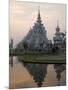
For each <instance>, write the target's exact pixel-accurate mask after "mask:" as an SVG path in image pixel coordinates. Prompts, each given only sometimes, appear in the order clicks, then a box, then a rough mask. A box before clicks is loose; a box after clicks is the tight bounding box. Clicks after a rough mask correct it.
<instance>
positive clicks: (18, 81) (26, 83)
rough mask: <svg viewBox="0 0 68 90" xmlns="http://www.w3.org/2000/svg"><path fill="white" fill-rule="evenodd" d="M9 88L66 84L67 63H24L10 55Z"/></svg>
mask: <svg viewBox="0 0 68 90" xmlns="http://www.w3.org/2000/svg"><path fill="white" fill-rule="evenodd" d="M9 61H10V63H9V88H11V89H16V88H34V87H48V86H64V85H66V64H39V63H24V62H22V61H20V60H19V59H18V57H17V56H13V57H10V60H9Z"/></svg>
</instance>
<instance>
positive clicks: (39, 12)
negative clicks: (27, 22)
mask: <svg viewBox="0 0 68 90" xmlns="http://www.w3.org/2000/svg"><path fill="white" fill-rule="evenodd" d="M40 19H41V17H40V6H38V21H39V20H40Z"/></svg>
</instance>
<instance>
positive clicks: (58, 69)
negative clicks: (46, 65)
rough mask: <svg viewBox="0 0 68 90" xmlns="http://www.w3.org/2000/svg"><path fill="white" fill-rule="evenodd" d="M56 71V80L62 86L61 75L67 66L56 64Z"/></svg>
mask: <svg viewBox="0 0 68 90" xmlns="http://www.w3.org/2000/svg"><path fill="white" fill-rule="evenodd" d="M54 69H55V72H56V74H57V75H56V78H57V79H58V84H59V85H60V79H61V73H62V72H63V71H64V70H66V66H65V64H54Z"/></svg>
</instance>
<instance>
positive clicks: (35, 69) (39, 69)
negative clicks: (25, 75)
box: [22, 62, 47, 87]
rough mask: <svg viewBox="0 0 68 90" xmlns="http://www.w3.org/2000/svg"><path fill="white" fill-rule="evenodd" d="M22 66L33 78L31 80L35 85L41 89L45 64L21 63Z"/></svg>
mask: <svg viewBox="0 0 68 90" xmlns="http://www.w3.org/2000/svg"><path fill="white" fill-rule="evenodd" d="M22 63H23V62H22ZM23 65H24V67H26V69H27V70H28V72H29V73H30V75H32V76H33V80H34V81H35V82H36V83H37V85H38V87H41V86H42V82H43V81H44V78H45V77H46V74H47V64H32V63H31V64H30V63H23Z"/></svg>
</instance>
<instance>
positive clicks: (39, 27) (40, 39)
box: [17, 9, 52, 51]
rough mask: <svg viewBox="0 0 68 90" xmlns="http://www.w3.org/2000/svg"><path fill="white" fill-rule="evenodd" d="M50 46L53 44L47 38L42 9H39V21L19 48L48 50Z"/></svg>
mask: <svg viewBox="0 0 68 90" xmlns="http://www.w3.org/2000/svg"><path fill="white" fill-rule="evenodd" d="M49 44H52V42H51V41H50V40H48V38H47V32H46V29H45V27H44V25H43V24H42V20H41V16H40V9H38V17H37V21H36V22H35V23H34V26H33V27H32V28H30V31H29V32H28V34H27V36H26V37H25V38H24V40H22V41H21V42H20V43H19V44H18V46H17V48H19V49H24V48H25V49H28V50H39V51H42V50H47V49H48V47H50V46H49Z"/></svg>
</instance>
